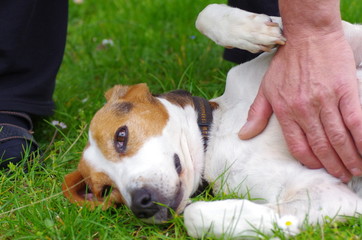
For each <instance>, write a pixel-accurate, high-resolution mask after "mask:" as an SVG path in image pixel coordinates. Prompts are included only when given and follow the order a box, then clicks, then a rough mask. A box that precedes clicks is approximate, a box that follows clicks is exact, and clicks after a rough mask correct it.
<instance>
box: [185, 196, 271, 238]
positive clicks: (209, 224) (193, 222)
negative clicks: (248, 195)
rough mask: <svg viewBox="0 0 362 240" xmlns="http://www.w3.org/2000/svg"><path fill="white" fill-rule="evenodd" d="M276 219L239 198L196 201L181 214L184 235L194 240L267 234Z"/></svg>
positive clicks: (269, 211)
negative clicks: (182, 216) (207, 237)
mask: <svg viewBox="0 0 362 240" xmlns="http://www.w3.org/2000/svg"><path fill="white" fill-rule="evenodd" d="M275 219H276V214H275V212H274V211H273V210H272V209H270V208H268V207H265V206H262V205H258V204H255V203H252V202H250V201H247V200H241V199H233V200H232V199H230V200H222V201H214V202H195V203H192V204H190V205H189V206H187V207H186V208H185V212H184V221H185V226H186V228H187V232H188V234H189V235H190V236H192V237H195V238H203V237H206V236H209V237H217V238H220V237H222V238H235V237H240V236H255V237H257V236H259V233H258V231H260V232H262V233H263V234H270V233H271V229H273V222H274V221H275Z"/></svg>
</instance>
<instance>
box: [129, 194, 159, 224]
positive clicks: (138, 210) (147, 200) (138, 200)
mask: <svg viewBox="0 0 362 240" xmlns="http://www.w3.org/2000/svg"><path fill="white" fill-rule="evenodd" d="M131 196H132V205H131V210H132V212H133V213H134V215H136V217H138V218H150V217H152V216H154V215H155V214H156V213H157V212H158V211H159V210H160V206H159V205H157V204H156V202H157V197H155V196H153V195H152V193H151V191H149V190H148V189H146V188H141V189H138V190H135V191H134V192H133V193H132V195H131Z"/></svg>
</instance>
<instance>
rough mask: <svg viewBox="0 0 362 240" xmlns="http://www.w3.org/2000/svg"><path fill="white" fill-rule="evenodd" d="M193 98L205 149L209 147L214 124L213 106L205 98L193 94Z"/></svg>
mask: <svg viewBox="0 0 362 240" xmlns="http://www.w3.org/2000/svg"><path fill="white" fill-rule="evenodd" d="M192 100H193V102H194V106H195V109H196V111H197V112H198V117H197V124H198V125H199V128H200V131H201V135H202V138H203V140H204V151H206V148H207V141H208V139H209V132H210V127H211V124H212V110H213V109H212V107H211V105H210V103H209V101H207V100H206V99H205V98H202V97H196V96H193V97H192Z"/></svg>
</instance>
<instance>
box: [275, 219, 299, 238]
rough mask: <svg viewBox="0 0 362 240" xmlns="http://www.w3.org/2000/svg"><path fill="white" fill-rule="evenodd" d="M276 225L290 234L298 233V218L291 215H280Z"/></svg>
mask: <svg viewBox="0 0 362 240" xmlns="http://www.w3.org/2000/svg"><path fill="white" fill-rule="evenodd" d="M277 224H278V227H280V228H281V229H282V230H284V232H286V233H288V234H290V235H296V234H298V233H299V228H298V225H299V221H298V219H297V218H296V217H295V216H293V215H285V216H283V217H281V218H280V219H279V220H278V222H277Z"/></svg>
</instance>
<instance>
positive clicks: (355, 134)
mask: <svg viewBox="0 0 362 240" xmlns="http://www.w3.org/2000/svg"><path fill="white" fill-rule="evenodd" d="M339 109H340V112H341V114H342V118H343V122H344V124H345V126H346V127H347V129H348V130H349V133H350V135H351V136H352V141H353V146H354V149H353V150H354V151H353V153H354V155H353V157H352V158H347V157H345V158H342V160H343V162H344V163H345V165H346V166H347V168H348V169H349V170H350V171H351V173H352V174H353V175H354V176H361V175H362V158H361V153H362V110H361V105H360V103H359V99H358V94H357V91H352V92H351V93H349V94H345V95H344V96H342V98H341V99H340V101H339ZM348 146H352V144H349V143H348Z"/></svg>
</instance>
